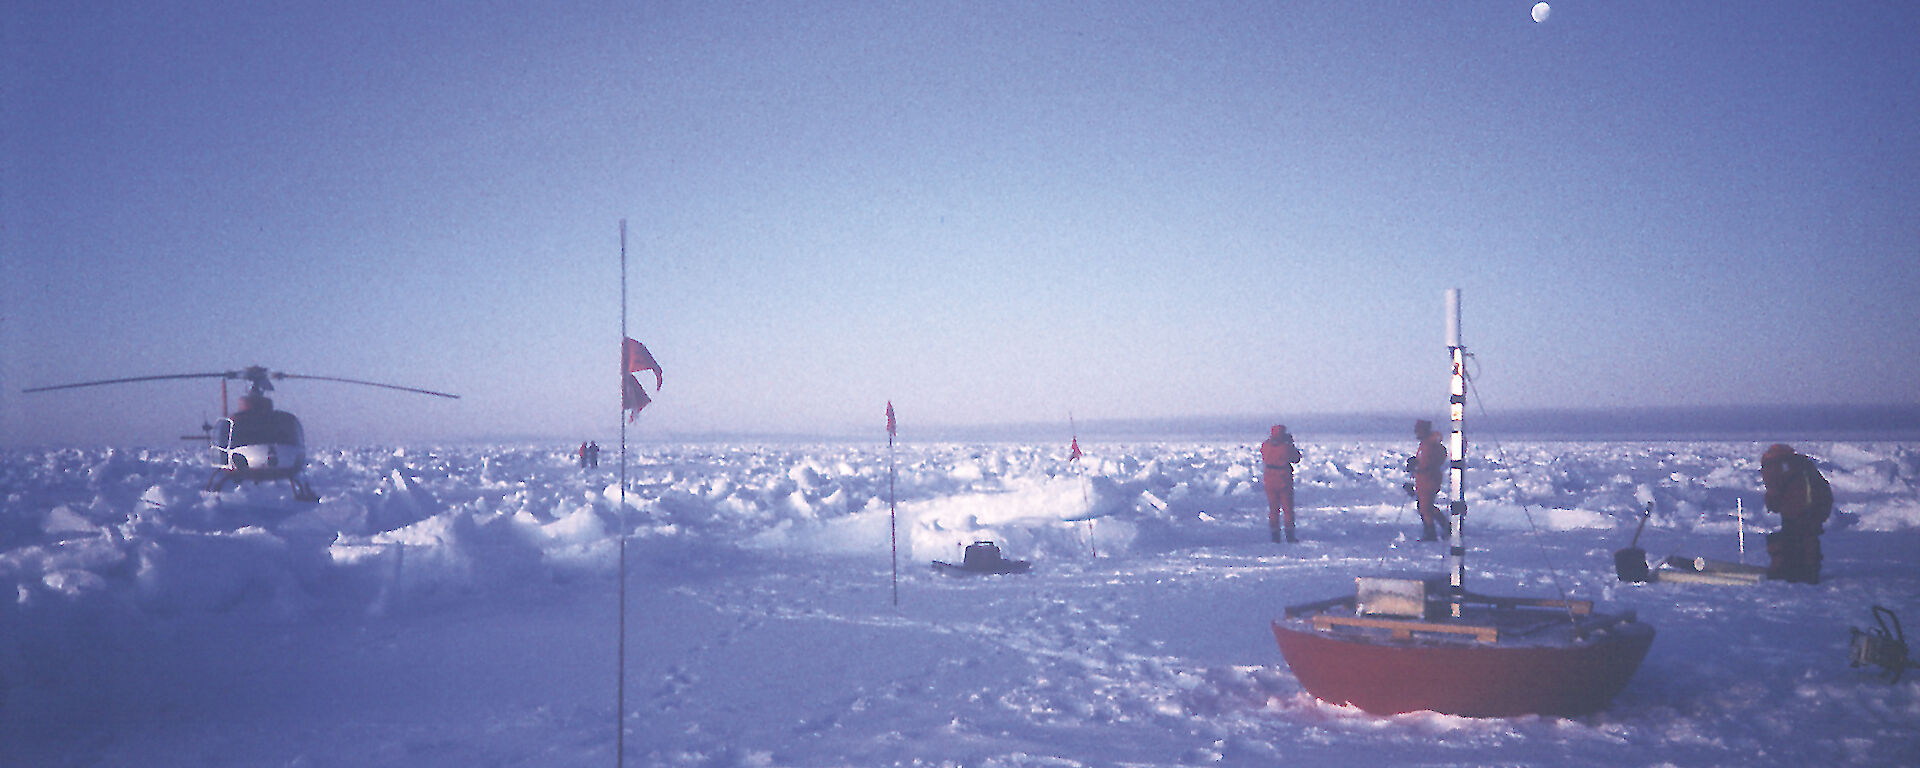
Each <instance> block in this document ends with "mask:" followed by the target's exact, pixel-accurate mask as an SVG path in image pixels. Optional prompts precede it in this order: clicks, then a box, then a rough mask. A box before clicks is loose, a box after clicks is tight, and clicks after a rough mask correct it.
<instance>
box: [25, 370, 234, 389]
mask: <svg viewBox="0 0 1920 768" xmlns="http://www.w3.org/2000/svg"><path fill="white" fill-rule="evenodd" d="M238 376H239V372H237V371H222V372H220V373H173V374H167V375H163V376H134V377H131V378H125V379H104V380H101V381H82V382H79V383H77V384H55V385H53V386H50V387H32V388H29V389H23V390H20V391H21V392H50V391H53V390H56V389H78V388H80V387H97V386H100V385H102V384H125V383H128V382H133V381H164V380H167V379H232V378H237V377H238Z"/></svg>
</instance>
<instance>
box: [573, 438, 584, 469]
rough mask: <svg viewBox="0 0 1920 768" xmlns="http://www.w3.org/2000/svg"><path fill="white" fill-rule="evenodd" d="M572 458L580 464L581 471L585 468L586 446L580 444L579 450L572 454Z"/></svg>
mask: <svg viewBox="0 0 1920 768" xmlns="http://www.w3.org/2000/svg"><path fill="white" fill-rule="evenodd" d="M573 458H574V459H575V460H576V461H578V462H579V463H580V468H581V469H586V468H587V444H586V443H581V444H580V449H579V450H577V451H574V452H573Z"/></svg>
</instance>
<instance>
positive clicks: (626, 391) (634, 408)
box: [620, 374, 653, 424]
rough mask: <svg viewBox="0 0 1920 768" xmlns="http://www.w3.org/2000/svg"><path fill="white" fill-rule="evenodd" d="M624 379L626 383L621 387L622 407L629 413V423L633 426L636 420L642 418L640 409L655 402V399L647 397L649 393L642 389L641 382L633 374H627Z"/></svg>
mask: <svg viewBox="0 0 1920 768" xmlns="http://www.w3.org/2000/svg"><path fill="white" fill-rule="evenodd" d="M623 378H624V379H625V381H623V382H622V383H621V385H620V407H621V408H622V409H623V410H625V411H626V412H627V423H629V424H631V423H633V420H634V419H637V418H640V409H642V408H645V407H647V404H648V403H651V402H653V398H651V397H647V391H646V390H644V389H641V388H640V380H639V379H636V378H634V377H633V374H627V375H626V376H625V377H623Z"/></svg>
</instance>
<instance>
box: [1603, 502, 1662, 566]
mask: <svg viewBox="0 0 1920 768" xmlns="http://www.w3.org/2000/svg"><path fill="white" fill-rule="evenodd" d="M1650 517H1653V502H1651V501H1649V502H1647V510H1646V511H1645V512H1642V513H1640V525H1639V526H1638V527H1635V528H1634V529H1633V541H1631V542H1628V544H1627V546H1626V548H1625V549H1617V550H1614V552H1613V572H1614V574H1615V575H1617V576H1619V577H1620V580H1621V581H1626V582H1632V583H1636V584H1638V583H1644V582H1646V581H1648V576H1649V575H1650V574H1649V572H1648V569H1647V551H1646V550H1644V549H1641V548H1640V532H1641V531H1644V530H1646V529H1647V518H1650Z"/></svg>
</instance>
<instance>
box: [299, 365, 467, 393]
mask: <svg viewBox="0 0 1920 768" xmlns="http://www.w3.org/2000/svg"><path fill="white" fill-rule="evenodd" d="M273 377H274V378H276V379H313V380H316V381H338V382H341V383H344V384H360V385H362V386H368V387H381V388H384V389H397V390H400V391H402V392H415V393H419V394H422V395H433V396H435V397H446V398H452V399H454V400H458V399H460V396H459V395H451V394H447V393H445V392H435V391H433V390H431V389H419V388H416V387H403V386H400V385H398V384H382V383H380V382H377V381H361V380H360V379H343V378H340V377H339V376H307V375H304V374H298V373H281V372H279V371H275V372H274V373H273Z"/></svg>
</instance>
